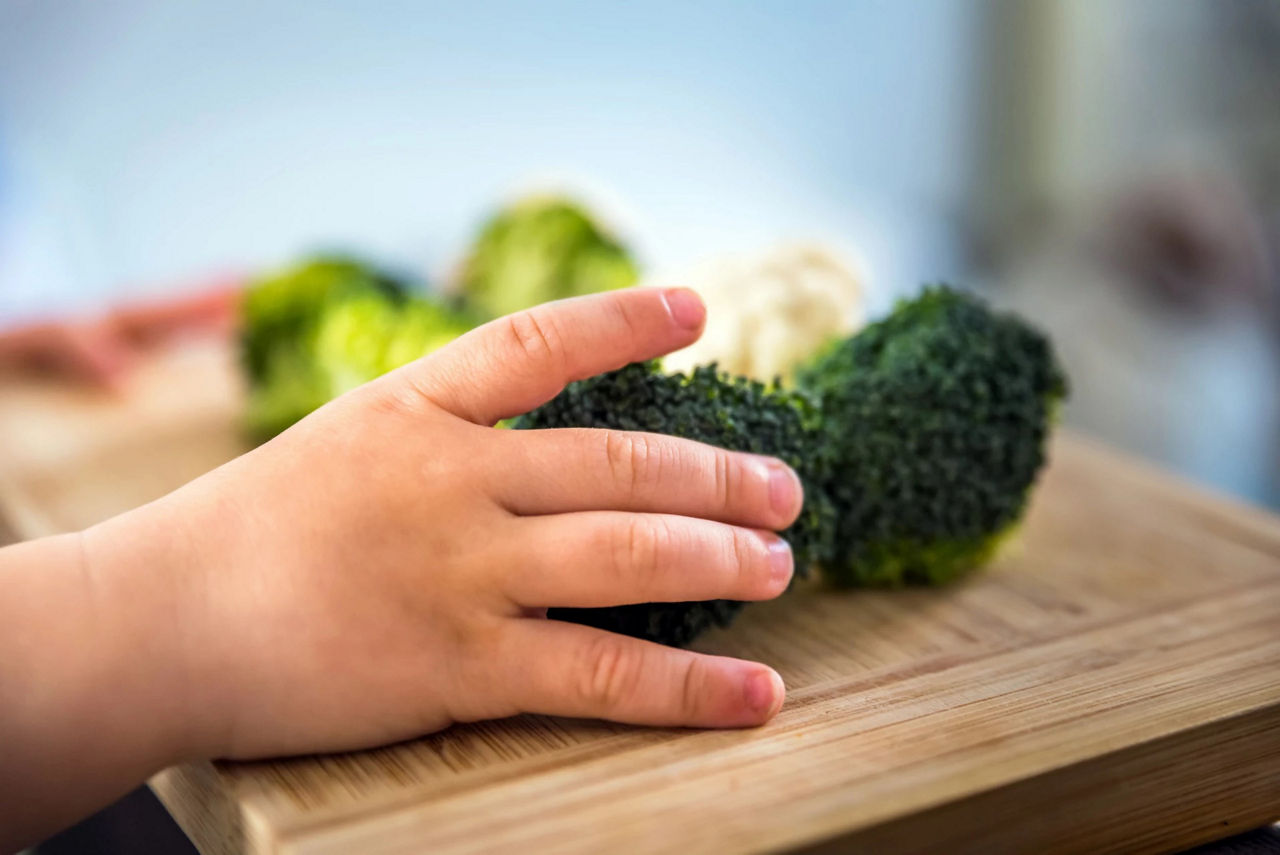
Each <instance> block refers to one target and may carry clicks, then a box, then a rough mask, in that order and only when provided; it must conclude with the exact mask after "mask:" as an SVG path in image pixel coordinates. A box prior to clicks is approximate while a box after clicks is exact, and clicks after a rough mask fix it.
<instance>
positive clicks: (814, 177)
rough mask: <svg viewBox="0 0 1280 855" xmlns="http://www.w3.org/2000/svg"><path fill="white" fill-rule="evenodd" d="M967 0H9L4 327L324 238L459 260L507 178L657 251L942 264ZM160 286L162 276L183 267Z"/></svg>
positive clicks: (671, 255)
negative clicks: (811, 246)
mask: <svg viewBox="0 0 1280 855" xmlns="http://www.w3.org/2000/svg"><path fill="white" fill-rule="evenodd" d="M977 18H978V16H975V15H974V6H973V4H969V3H963V2H946V0H940V1H939V2H913V3H900V2H873V3H851V2H753V3H749V2H728V1H727V0H715V2H696V3H687V2H686V3H681V2H665V0H664V2H648V3H637V4H626V5H624V4H620V3H606V2H597V3H585V2H565V0H561V2H546V3H498V2H488V0H485V2H467V3H393V2H365V3H257V2H247V0H236V2H222V3H181V2H177V3H175V2H158V0H117V2H51V3H40V2H9V3H7V4H4V5H3V6H0V321H3V320H5V319H11V318H13V317H18V316H23V315H30V314H32V313H38V312H42V311H46V310H48V309H51V308H63V307H66V306H68V305H70V306H77V305H83V304H85V303H92V302H97V301H102V300H103V299H105V298H107V297H116V296H120V295H121V294H125V293H137V292H152V291H156V290H159V289H164V288H174V287H181V284H182V283H183V282H187V281H190V280H191V279H193V278H198V277H200V276H202V275H203V274H205V273H207V272H210V271H216V270H226V269H244V268H252V267H254V266H257V265H261V264H269V263H276V262H280V261H284V260H287V259H288V258H290V257H291V256H293V255H295V254H296V253H298V252H301V251H305V250H306V249H309V248H313V247H316V246H332V245H341V246H347V247H352V248H356V249H362V250H366V251H368V252H371V253H374V254H375V255H378V256H382V257H385V258H388V259H390V260H392V261H394V262H396V263H399V264H402V265H406V266H411V267H413V268H416V269H421V270H426V271H428V272H429V273H431V274H433V275H435V276H436V277H440V276H444V275H446V274H447V272H448V270H449V267H450V265H451V264H452V263H453V262H454V261H455V260H456V256H457V253H458V251H459V248H460V246H461V245H462V244H463V242H464V241H465V240H466V239H467V237H468V236H469V235H470V234H471V232H472V230H473V229H474V228H475V225H476V223H477V221H478V220H479V218H481V217H482V216H483V215H484V214H485V213H486V212H488V211H489V210H490V209H491V208H492V206H493V205H495V204H496V203H498V202H499V201H501V200H502V199H504V198H506V197H508V196H510V195H511V194H512V193H514V192H518V191H521V190H525V189H531V188H532V189H537V188H543V187H548V186H550V187H567V188H570V189H576V190H579V191H583V192H585V193H586V195H587V198H588V199H590V200H592V201H594V202H596V203H597V204H598V205H599V206H600V207H601V208H602V209H603V210H604V211H605V212H606V214H607V215H608V216H609V217H610V218H611V219H612V220H613V221H614V222H615V223H616V224H617V225H618V226H619V227H621V228H622V229H623V230H624V231H625V232H626V233H627V234H628V235H629V236H630V237H631V238H632V240H633V242H634V243H635V244H636V245H637V248H638V250H639V251H640V252H641V254H642V256H643V258H644V259H645V261H646V262H647V264H648V266H649V267H650V268H651V269H655V270H658V271H662V270H670V269H672V268H678V267H679V266H680V265H682V264H685V263H687V262H690V261H693V260H697V259H699V258H702V257H704V256H707V255H710V254H714V253H717V252H720V251H733V250H744V249H751V248H753V247H757V246H760V245H762V244H769V243H773V242H776V241H778V240H781V239H786V238H806V237H815V238H819V239H826V240H830V241H833V242H834V243H836V244H838V245H843V246H845V247H847V248H849V249H852V250H855V251H856V252H857V253H859V254H860V255H861V256H862V260H863V263H864V264H865V266H866V269H867V273H868V275H869V277H870V278H871V279H872V282H873V284H874V285H875V286H876V288H877V293H878V294H879V295H880V297H881V299H883V297H884V295H886V294H888V293H891V292H895V291H902V290H906V289H909V288H911V287H912V286H914V285H915V284H916V283H917V282H918V281H919V280H921V279H931V278H936V277H938V276H944V275H949V274H953V273H955V272H957V268H958V266H959V261H958V259H957V255H956V246H957V241H956V235H955V230H954V228H955V220H956V218H957V217H958V215H959V213H960V208H961V204H962V198H963V196H964V193H965V190H966V185H965V182H966V180H967V177H966V176H967V175H968V173H969V168H968V163H969V159H970V157H971V155H972V150H973V145H974V131H975V128H974V123H975V122H976V118H975V115H976V113H977V111H976V110H975V109H974V105H973V103H972V98H973V97H974V95H973V92H974V87H973V80H972V75H973V74H974V73H976V65H977V64H976V57H975V54H976V51H977V48H976V47H975V45H976V43H977V33H978V27H979V26H980V21H979V20H977ZM175 283H176V284H175Z"/></svg>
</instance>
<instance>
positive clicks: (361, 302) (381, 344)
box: [241, 259, 472, 439]
mask: <svg viewBox="0 0 1280 855" xmlns="http://www.w3.org/2000/svg"><path fill="white" fill-rule="evenodd" d="M243 322H244V327H243V331H242V334H241V341H242V351H243V358H244V363H245V369H246V372H247V374H248V377H249V408H248V414H247V419H246V421H247V425H248V428H249V431H250V432H251V433H252V434H253V435H254V436H255V437H257V438H259V439H268V438H270V437H272V436H274V435H275V434H277V433H279V432H280V431H282V430H284V429H285V428H287V427H289V426H290V425H292V424H293V423H294V422H296V421H298V420H299V419H301V418H302V417H303V416H305V415H307V413H310V412H311V411H312V410H314V409H316V408H317V407H319V406H321V405H322V404H324V403H326V402H327V401H329V400H331V399H332V398H335V397H337V396H338V395H341V394H342V393H343V392H345V391H347V390H348V389H352V388H355V387H356V386H359V385H360V384H361V383H365V382H368V381H369V380H372V379H374V378H375V377H378V376H380V375H382V374H385V373H386V372H388V371H390V370H392V369H393V368H398V367H399V366H401V365H403V364H405V363H406V362H410V361H412V360H414V359H416V358H418V357H419V356H422V355H424V354H426V353H429V352H431V351H432V350H435V349H436V348H437V347H440V346H441V345H443V344H447V343H448V342H450V341H452V340H453V339H454V338H456V337H457V336H459V335H461V334H462V333H464V332H466V331H467V330H468V329H470V328H471V326H472V324H471V322H470V319H469V318H467V317H466V316H465V315H464V314H462V313H461V312H459V311H457V310H455V309H453V308H452V307H450V306H448V305H446V304H444V303H442V302H439V301H437V300H434V299H431V298H427V297H423V296H413V295H411V294H410V293H409V289H408V286H407V285H406V284H405V283H403V282H401V281H399V280H396V279H394V278H392V277H390V276H388V275H386V274H383V273H380V272H378V271H375V270H373V269H372V268H370V267H368V266H367V265H364V264H361V263H359V262H355V261H349V260H340V259H318V260H315V261H309V262H306V263H303V264H301V265H299V266H297V267H295V268H293V269H291V270H289V271H286V272H284V273H281V274H278V275H275V276H271V277H268V278H265V279H263V280H261V281H260V282H259V283H257V284H256V285H253V286H251V287H250V289H249V291H248V293H247V294H246V298H245V309H244V318H243Z"/></svg>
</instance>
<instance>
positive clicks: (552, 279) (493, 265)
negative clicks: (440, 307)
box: [461, 198, 638, 317]
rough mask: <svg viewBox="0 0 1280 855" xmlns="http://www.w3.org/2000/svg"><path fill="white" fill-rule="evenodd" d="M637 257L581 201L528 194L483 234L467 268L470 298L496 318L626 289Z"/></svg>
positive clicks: (466, 286) (465, 282)
mask: <svg viewBox="0 0 1280 855" xmlns="http://www.w3.org/2000/svg"><path fill="white" fill-rule="evenodd" d="M637 277H638V273H637V270H636V265H635V262H633V261H632V259H631V256H630V254H629V253H628V252H627V250H626V248H625V247H623V246H622V244H620V243H618V241H616V240H615V239H614V238H613V237H611V236H610V235H609V234H607V233H606V232H605V230H604V229H603V228H602V227H601V226H600V225H598V224H597V223H596V222H595V221H594V220H593V219H592V218H591V215H590V214H589V213H588V212H587V211H586V210H585V209H584V208H583V207H581V206H580V205H577V204H575V203H573V202H570V201H568V200H566V199H559V198H533V199H526V200H523V201H521V202H518V203H516V204H515V205H512V206H511V207H510V208H507V209H506V210H503V211H501V212H499V213H498V214H497V215H496V216H494V217H493V219H491V220H490V221H489V222H488V223H486V224H485V225H484V227H483V228H482V229H481V231H480V235H479V237H478V238H477V239H476V243H475V245H474V246H473V247H472V249H471V252H470V254H469V256H468V257H467V259H466V260H465V261H464V263H463V266H462V275H461V288H462V293H463V296H464V298H465V299H466V300H467V301H468V303H470V304H471V305H474V306H475V307H477V308H478V309H480V310H482V311H483V312H485V313H487V314H488V315H489V316H491V317H498V316H500V315H507V314H511V313H512V312H517V311H520V310H521V309H527V308H530V307H531V306H536V305H537V304H539V303H545V302H547V301H549V300H558V299H560V298H562V297H576V296H578V295H580V294H590V293H593V292H596V291H608V290H611V289H614V288H625V287H627V286H628V285H633V284H635V282H636V279H637Z"/></svg>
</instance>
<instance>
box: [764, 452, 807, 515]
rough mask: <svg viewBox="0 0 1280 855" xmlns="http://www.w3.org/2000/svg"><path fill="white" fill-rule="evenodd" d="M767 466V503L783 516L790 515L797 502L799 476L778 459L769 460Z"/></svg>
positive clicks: (801, 488)
mask: <svg viewBox="0 0 1280 855" xmlns="http://www.w3.org/2000/svg"><path fill="white" fill-rule="evenodd" d="M768 466H769V504H771V505H772V506H773V509H774V511H776V512H777V513H778V514H780V515H781V516H784V517H791V516H792V515H793V514H794V513H795V511H796V505H797V504H799V499H800V493H801V491H802V490H803V489H804V488H803V487H801V486H800V476H798V475H796V473H795V471H794V470H793V469H792V468H791V467H790V466H788V465H787V464H785V463H783V462H782V461H780V460H770V461H769V463H768Z"/></svg>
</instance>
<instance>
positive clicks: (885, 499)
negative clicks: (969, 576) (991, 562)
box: [798, 286, 1067, 586]
mask: <svg viewBox="0 0 1280 855" xmlns="http://www.w3.org/2000/svg"><path fill="white" fill-rule="evenodd" d="M798 382H799V384H800V386H801V387H802V388H804V389H806V390H808V391H809V392H810V393H811V394H812V395H813V396H814V397H815V398H816V399H817V401H818V403H819V406H820V407H821V410H822V425H823V427H822V430H823V434H824V435H825V438H826V451H827V454H828V456H829V458H830V468H829V470H828V477H827V479H826V480H825V482H824V485H823V486H824V489H825V492H826V494H827V496H828V497H829V499H830V501H831V502H832V504H833V505H834V506H835V512H836V515H837V520H838V523H837V526H836V530H835V543H834V555H833V556H832V557H831V559H830V560H828V561H824V562H823V567H822V569H823V575H824V577H826V578H827V579H828V580H829V581H831V582H833V583H835V584H838V585H844V586H856V585H877V586H884V585H889V586H894V585H902V584H940V583H943V582H946V581H949V580H951V579H953V578H955V577H956V576H958V575H960V574H961V573H963V572H965V571H966V570H969V569H970V568H973V567H975V566H977V565H979V564H981V563H983V562H984V561H985V560H986V559H988V558H989V557H990V556H991V554H992V553H993V551H994V549H995V547H996V545H997V543H998V542H999V540H1000V538H1001V537H1002V536H1004V535H1005V534H1006V533H1007V532H1008V531H1009V530H1010V529H1011V528H1012V527H1013V526H1014V525H1015V524H1016V523H1017V521H1018V519H1019V518H1020V516H1021V514H1022V511H1023V509H1024V507H1025V506H1026V503H1027V498H1028V496H1029V494H1030V491H1031V487H1032V485H1033V483H1034V481H1035V478H1036V474H1037V473H1038V472H1039V470H1040V467H1041V465H1042V464H1043V463H1044V460H1045V440H1046V438H1047V436H1048V433H1049V431H1050V428H1051V426H1052V421H1053V418H1054V414H1055V412H1056V409H1057V406H1058V403H1059V402H1060V401H1061V400H1062V399H1063V398H1064V397H1065V396H1066V394H1067V381H1066V377H1065V375H1064V374H1063V372H1062V369H1061V368H1060V367H1059V365H1058V363H1057V360H1056V359H1055V357H1054V353H1053V349H1052V347H1051V345H1050V343H1049V341H1048V340H1047V339H1046V338H1045V336H1044V335H1042V334H1041V333H1040V332H1038V331H1037V330H1035V329H1033V328H1032V327H1030V326H1029V325H1027V324H1026V323H1025V322H1023V321H1022V320H1020V319H1019V318H1017V317H1015V316H1013V315H1008V314H1001V313H997V312H994V311H992V310H991V309H990V308H989V307H988V306H987V305H986V304H985V303H984V302H983V301H981V300H979V299H978V298H976V297H973V296H970V295H967V294H963V293H960V292H958V291H954V290H951V289H949V288H947V287H945V286H935V287H931V288H928V289H926V290H925V291H924V293H923V294H921V295H920V296H919V297H917V298H915V299H913V300H907V301H902V302H900V303H899V304H898V306H897V308H896V309H895V310H894V311H893V313H892V314H890V315H889V316H888V317H887V318H886V319H884V320H882V321H880V322H879V323H876V324H873V325H871V326H868V327H867V328H865V329H864V330H862V332H860V333H858V334H857V335H855V336H852V337H851V338H847V339H844V340H841V341H839V342H837V343H835V344H834V345H833V346H831V347H829V348H828V349H827V350H826V351H824V352H823V353H821V354H819V355H818V356H817V357H815V359H814V360H813V361H812V362H811V363H810V364H809V365H807V366H805V367H803V368H802V369H801V370H800V372H799V373H798Z"/></svg>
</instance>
